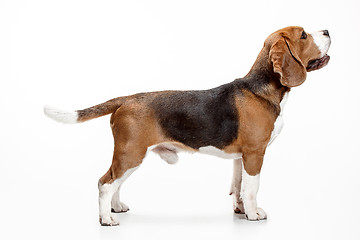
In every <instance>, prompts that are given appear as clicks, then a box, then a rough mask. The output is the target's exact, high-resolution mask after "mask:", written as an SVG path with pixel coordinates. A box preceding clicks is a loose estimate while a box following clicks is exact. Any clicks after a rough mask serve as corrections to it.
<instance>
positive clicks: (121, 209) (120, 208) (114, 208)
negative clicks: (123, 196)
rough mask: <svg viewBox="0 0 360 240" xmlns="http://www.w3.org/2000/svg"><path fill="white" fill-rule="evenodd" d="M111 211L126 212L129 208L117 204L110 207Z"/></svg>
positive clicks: (122, 204) (120, 203)
mask: <svg viewBox="0 0 360 240" xmlns="http://www.w3.org/2000/svg"><path fill="white" fill-rule="evenodd" d="M111 211H112V212H115V213H121V212H127V211H129V207H128V206H127V205H126V204H125V203H123V202H117V203H116V204H113V205H112V206H111Z"/></svg>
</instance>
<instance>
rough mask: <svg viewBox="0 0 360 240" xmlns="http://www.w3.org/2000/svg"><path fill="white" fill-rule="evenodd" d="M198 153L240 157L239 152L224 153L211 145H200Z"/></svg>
mask: <svg viewBox="0 0 360 240" xmlns="http://www.w3.org/2000/svg"><path fill="white" fill-rule="evenodd" d="M199 153H203V154H207V155H212V156H216V157H219V158H224V159H237V158H241V157H242V154H241V153H226V152H224V151H222V150H220V149H218V148H216V147H213V146H207V147H201V148H199Z"/></svg>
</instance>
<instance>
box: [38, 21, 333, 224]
mask: <svg viewBox="0 0 360 240" xmlns="http://www.w3.org/2000/svg"><path fill="white" fill-rule="evenodd" d="M330 42H331V41H330V35H329V32H328V31H327V30H322V31H318V32H315V33H312V34H309V33H306V32H305V31H304V29H303V28H302V27H287V28H284V29H280V30H278V31H276V32H274V33H272V34H271V35H270V36H269V37H268V38H267V39H266V40H265V43H264V46H263V48H262V50H261V51H260V54H259V55H258V57H257V59H256V61H255V63H254V65H253V66H252V68H251V69H250V71H249V73H248V74H247V75H246V76H245V77H243V78H238V79H235V80H234V81H233V82H230V83H226V84H224V85H221V86H219V87H216V88H212V89H209V90H201V91H161V92H150V93H139V94H135V95H131V96H125V97H119V98H115V99H112V100H109V101H107V102H105V103H102V104H99V105H96V106H93V107H90V108H87V109H84V110H77V111H73V112H67V111H62V110H58V109H55V108H52V107H48V106H46V107H45V108H44V112H45V114H46V115H47V116H48V117H50V118H52V119H54V120H56V121H59V122H63V123H81V122H85V121H88V120H91V119H94V118H97V117H101V116H104V115H107V114H110V113H112V115H111V120H110V123H111V128H112V132H113V135H114V141H115V149H114V155H113V159H112V164H111V166H110V169H109V170H108V171H107V172H106V173H105V175H104V176H103V177H101V178H100V180H99V184H98V187H99V219H100V223H101V225H104V226H114V225H118V224H119V222H118V221H117V220H116V219H115V218H113V217H112V216H111V212H115V213H119V212H126V211H128V210H129V208H128V207H127V206H126V205H125V204H124V203H122V202H121V201H120V194H119V190H120V186H121V185H122V184H123V183H124V181H125V180H126V179H127V178H128V177H129V176H130V175H131V174H132V173H133V172H134V171H135V170H136V169H137V168H138V167H139V166H140V165H141V163H142V161H143V159H144V158H145V156H146V153H147V152H148V151H153V152H155V153H157V154H159V155H160V157H161V158H162V159H163V160H165V161H166V162H168V163H170V164H173V163H175V162H176V161H177V160H178V155H177V153H178V152H180V151H184V150H185V151H190V152H201V153H207V154H212V155H216V156H219V157H222V158H227V159H234V173H233V174H234V176H233V181H232V186H231V192H230V195H233V209H234V211H235V213H245V214H246V217H247V219H248V220H262V219H266V213H265V212H264V210H262V209H261V208H259V207H258V205H257V202H256V195H257V192H258V188H259V180H260V178H259V177H260V170H261V166H262V163H263V158H264V154H265V150H266V148H267V147H268V146H269V145H270V144H271V142H272V141H273V140H274V139H275V138H276V136H277V135H278V134H279V133H280V131H281V129H282V126H283V120H282V112H283V108H284V105H285V102H286V99H287V97H288V94H289V92H290V89H291V88H292V87H296V86H299V85H300V84H302V83H303V82H304V81H305V79H306V74H307V72H310V71H313V70H317V69H320V68H322V67H324V66H325V65H326V64H327V63H328V61H329V59H330V57H329V56H328V55H327V54H326V53H327V51H328V49H329V47H330Z"/></svg>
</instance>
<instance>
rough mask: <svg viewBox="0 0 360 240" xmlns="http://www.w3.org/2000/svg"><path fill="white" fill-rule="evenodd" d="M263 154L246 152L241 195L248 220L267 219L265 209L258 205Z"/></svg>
mask: <svg viewBox="0 0 360 240" xmlns="http://www.w3.org/2000/svg"><path fill="white" fill-rule="evenodd" d="M263 157H264V156H263V155H262V154H256V153H252V154H244V155H243V167H242V181H241V192H240V196H241V199H242V200H243V204H244V208H245V214H246V217H247V219H248V220H253V221H256V220H262V219H266V217H267V216H266V213H265V211H264V210H262V209H261V208H259V207H258V206H257V201H256V195H257V192H258V190H259V182H260V169H261V165H262V161H263Z"/></svg>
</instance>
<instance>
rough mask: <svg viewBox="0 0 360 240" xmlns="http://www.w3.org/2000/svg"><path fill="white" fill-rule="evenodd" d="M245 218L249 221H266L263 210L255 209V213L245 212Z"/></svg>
mask: <svg viewBox="0 0 360 240" xmlns="http://www.w3.org/2000/svg"><path fill="white" fill-rule="evenodd" d="M246 218H247V220H250V221H258V220H264V219H266V218H267V216H266V213H265V211H264V210H262V209H261V208H257V209H256V210H255V211H251V212H247V213H246Z"/></svg>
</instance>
